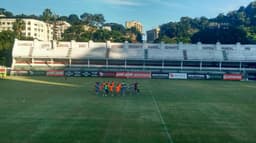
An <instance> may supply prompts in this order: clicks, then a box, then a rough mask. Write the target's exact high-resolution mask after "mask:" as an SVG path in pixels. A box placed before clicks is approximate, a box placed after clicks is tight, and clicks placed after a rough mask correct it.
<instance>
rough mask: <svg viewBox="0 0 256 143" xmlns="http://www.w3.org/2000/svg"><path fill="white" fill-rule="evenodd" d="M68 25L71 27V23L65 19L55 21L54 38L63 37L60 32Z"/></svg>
mask: <svg viewBox="0 0 256 143" xmlns="http://www.w3.org/2000/svg"><path fill="white" fill-rule="evenodd" d="M69 27H71V25H70V24H69V23H68V22H66V21H56V23H55V25H54V34H55V36H56V40H61V39H62V38H63V37H62V34H63V33H64V32H65V30H66V29H68V28H69Z"/></svg>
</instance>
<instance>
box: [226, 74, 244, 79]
mask: <svg viewBox="0 0 256 143" xmlns="http://www.w3.org/2000/svg"><path fill="white" fill-rule="evenodd" d="M223 79H224V80H242V79H243V77H242V75H241V74H224V77H223Z"/></svg>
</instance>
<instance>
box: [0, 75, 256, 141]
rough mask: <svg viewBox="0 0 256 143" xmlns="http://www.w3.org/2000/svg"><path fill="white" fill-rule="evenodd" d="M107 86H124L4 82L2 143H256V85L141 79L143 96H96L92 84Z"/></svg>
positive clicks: (0, 91)
mask: <svg viewBox="0 0 256 143" xmlns="http://www.w3.org/2000/svg"><path fill="white" fill-rule="evenodd" d="M104 80H115V81H122V79H104V78H68V79H67V80H65V79H64V78H58V77H57V78H55V77H12V78H9V79H5V80H0V142H1V143H255V142H256V83H254V82H231V81H183V80H182V81H179V80H136V81H138V82H139V85H140V88H141V93H140V95H138V96H124V97H111V96H108V97H102V96H96V95H95V92H94V88H93V87H94V83H95V82H96V81H104ZM134 81H135V80H134V79H128V80H126V82H134Z"/></svg>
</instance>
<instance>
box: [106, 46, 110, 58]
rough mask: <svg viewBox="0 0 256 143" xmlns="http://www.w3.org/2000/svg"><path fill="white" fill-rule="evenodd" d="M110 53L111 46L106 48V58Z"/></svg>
mask: <svg viewBox="0 0 256 143" xmlns="http://www.w3.org/2000/svg"><path fill="white" fill-rule="evenodd" d="M109 53H110V48H107V49H106V58H107V59H108V58H109Z"/></svg>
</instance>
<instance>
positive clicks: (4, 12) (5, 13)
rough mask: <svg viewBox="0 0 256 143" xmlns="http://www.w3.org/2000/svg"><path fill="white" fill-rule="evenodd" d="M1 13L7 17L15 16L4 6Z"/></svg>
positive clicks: (0, 9) (0, 10)
mask: <svg viewBox="0 0 256 143" xmlns="http://www.w3.org/2000/svg"><path fill="white" fill-rule="evenodd" d="M0 15H4V16H6V17H13V13H12V12H10V11H7V10H6V9H4V8H0Z"/></svg>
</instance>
